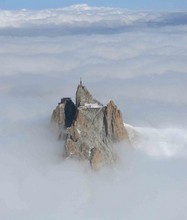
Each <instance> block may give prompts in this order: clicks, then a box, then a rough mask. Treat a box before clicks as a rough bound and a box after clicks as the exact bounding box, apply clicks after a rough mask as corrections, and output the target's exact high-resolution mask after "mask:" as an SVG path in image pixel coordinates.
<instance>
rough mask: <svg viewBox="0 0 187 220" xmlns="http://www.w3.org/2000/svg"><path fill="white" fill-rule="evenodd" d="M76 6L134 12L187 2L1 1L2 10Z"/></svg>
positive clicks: (174, 7)
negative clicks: (111, 8)
mask: <svg viewBox="0 0 187 220" xmlns="http://www.w3.org/2000/svg"><path fill="white" fill-rule="evenodd" d="M74 4H88V5H90V6H99V7H101V6H104V7H122V8H128V9H133V10H184V9H187V0H157V1H152V0H142V1H139V0H117V1H116V0H109V1H106V0H102V1H100V0H94V1H92V0H84V1H80V0H78V1H76V0H68V1H67V0H66V1H63V0H53V1H50V0H27V1H25V0H14V1H12V0H0V8H2V9H8V10H14V9H23V8H25V9H42V8H62V7H65V6H69V5H74Z"/></svg>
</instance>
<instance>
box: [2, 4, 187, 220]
mask: <svg viewBox="0 0 187 220" xmlns="http://www.w3.org/2000/svg"><path fill="white" fill-rule="evenodd" d="M77 14H80V16H79V20H78V21H77V20H76V15H77ZM0 20H1V27H0V40H1V43H0V66H1V69H0V106H1V108H0V174H1V175H0V217H1V219H4V220H13V219H14V220H17V219H19V220H22V219H24V220H25V219H28V220H29V219H32V220H33V219H35V220H42V219H45V220H46V219H49V220H54V219H55V220H58V219H59V220H60V219H90V220H94V219H107V220H108V219H124V220H129V219H132V220H136V219H137V220H139V219H144V220H154V219H155V220H158V219H159V220H162V219H163V220H165V219H172V220H178V219H180V220H183V219H184V220H185V219H186V218H187V211H186V210H187V205H186V204H187V192H186V184H187V135H186V134H187V127H186V124H187V115H186V112H187V99H186V95H185V94H187V72H186V71H187V64H186V59H187V52H186V51H187V48H186V47H187V46H186V45H187V38H186V31H187V28H186V27H187V26H186V12H184V11H183V12H178V13H173V12H164V13H161V12H157V13H154V14H153V13H151V12H136V13H135V12H133V11H128V10H122V9H106V8H90V7H87V8H85V7H80V6H79V7H78V8H77V7H75V6H74V7H70V8H66V9H59V10H58V9H56V10H54V9H51V10H50V9H49V10H45V11H37V12H34V11H24V10H20V11H2V10H1V11H0ZM44 21H45V22H44ZM62 21H63V22H62ZM88 21H89V22H88ZM110 21H111V22H110ZM124 21H125V24H124V23H123V22H124ZM54 22H56V23H58V25H56V26H55V30H54V27H53V25H54ZM88 23H89V24H88ZM108 24H110V25H109V26H107V25H108ZM103 27H104V28H103ZM41 30H42V31H41ZM52 30H53V31H52ZM88 30H89V31H88ZM51 33H53V34H51ZM80 77H82V79H83V83H84V84H85V85H86V87H87V88H88V89H89V90H90V91H91V93H92V94H93V95H94V97H95V98H97V99H98V100H100V101H101V102H102V103H103V104H107V103H108V102H109V100H111V99H112V100H114V101H115V103H116V104H117V106H118V107H119V108H120V109H121V111H122V113H123V118H124V123H125V126H126V128H127V130H128V133H129V137H130V140H131V146H128V145H127V144H126V143H120V144H119V145H116V146H115V151H116V152H117V154H118V160H117V162H116V164H114V165H113V166H109V167H105V168H103V169H102V170H100V171H98V172H95V171H92V170H91V169H90V166H89V164H87V163H86V162H80V161H74V160H70V159H64V158H63V151H64V149H63V142H62V141H58V136H57V134H55V133H54V132H53V131H52V130H51V128H50V118H51V114H52V111H53V109H54V108H55V107H56V105H57V103H58V102H59V100H60V99H61V98H62V97H72V99H73V100H74V97H75V91H76V87H77V84H78V83H79V79H80Z"/></svg>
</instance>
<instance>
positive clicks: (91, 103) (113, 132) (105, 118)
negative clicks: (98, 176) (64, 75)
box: [52, 85, 128, 170]
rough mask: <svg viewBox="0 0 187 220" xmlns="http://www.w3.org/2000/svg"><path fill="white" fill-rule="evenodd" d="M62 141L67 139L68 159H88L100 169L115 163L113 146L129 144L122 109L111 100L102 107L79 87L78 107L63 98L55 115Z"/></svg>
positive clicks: (77, 93)
mask: <svg viewBox="0 0 187 220" xmlns="http://www.w3.org/2000/svg"><path fill="white" fill-rule="evenodd" d="M52 123H53V124H54V125H55V127H56V128H57V129H58V132H59V138H63V139H65V152H66V157H73V158H78V159H81V160H88V161H89V162H90V164H91V166H92V168H93V169H95V170H97V169H99V168H100V167H102V166H103V165H104V164H112V163H114V162H115V160H116V155H115V153H114V149H113V144H114V143H117V142H119V141H122V140H127V141H128V134H127V131H126V129H125V127H124V125H123V118H122V114H121V112H120V110H119V109H118V108H117V106H116V105H115V104H114V102H113V101H110V102H109V104H108V105H107V106H103V105H102V104H101V103H100V102H99V101H97V100H95V99H94V98H93V96H92V95H91V94H90V92H89V91H88V90H87V89H86V87H85V86H82V85H78V88H77V92H76V105H75V104H74V103H73V102H72V100H71V99H70V98H63V99H62V100H61V102H60V103H59V104H58V106H57V107H56V109H55V110H54V111H53V114H52Z"/></svg>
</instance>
